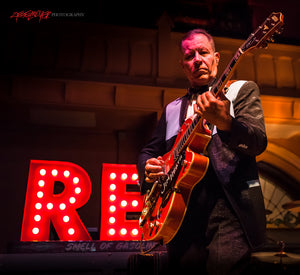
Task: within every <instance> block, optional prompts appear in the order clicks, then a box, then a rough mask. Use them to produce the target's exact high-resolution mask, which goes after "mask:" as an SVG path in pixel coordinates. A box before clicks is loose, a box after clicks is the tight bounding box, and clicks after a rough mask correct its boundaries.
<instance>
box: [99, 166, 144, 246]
mask: <svg viewBox="0 0 300 275" xmlns="http://www.w3.org/2000/svg"><path fill="white" fill-rule="evenodd" d="M137 180H138V175H137V171H136V166H135V165H133V164H130V165H128V164H107V163H104V164H103V166H102V186H101V226H100V240H101V241H112V240H114V241H115V240H124V241H130V240H140V239H141V234H142V232H141V228H139V222H138V219H139V216H140V214H141V211H142V208H143V196H141V194H140V191H139V186H138V184H137Z"/></svg>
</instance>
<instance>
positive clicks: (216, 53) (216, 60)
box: [215, 52, 220, 65]
mask: <svg viewBox="0 0 300 275" xmlns="http://www.w3.org/2000/svg"><path fill="white" fill-rule="evenodd" d="M219 61H220V54H219V53H218V52H215V62H216V64H217V65H218V64H219Z"/></svg>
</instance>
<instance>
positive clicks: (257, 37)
mask: <svg viewBox="0 0 300 275" xmlns="http://www.w3.org/2000/svg"><path fill="white" fill-rule="evenodd" d="M283 24H284V23H283V14H282V13H281V12H273V13H271V14H270V16H269V17H268V18H267V19H266V20H265V21H264V22H263V23H262V24H261V25H260V26H259V27H258V28H257V29H256V31H255V32H253V33H252V34H251V35H250V36H249V37H248V39H247V40H246V42H245V43H244V44H243V45H242V47H241V50H242V52H243V53H244V52H247V51H249V50H251V49H253V48H265V47H267V45H268V42H274V40H273V35H274V34H275V33H277V34H280V33H281V31H282V26H283Z"/></svg>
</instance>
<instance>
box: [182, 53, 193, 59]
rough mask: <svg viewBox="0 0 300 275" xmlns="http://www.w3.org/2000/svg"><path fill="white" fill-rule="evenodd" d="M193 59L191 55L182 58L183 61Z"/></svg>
mask: <svg viewBox="0 0 300 275" xmlns="http://www.w3.org/2000/svg"><path fill="white" fill-rule="evenodd" d="M193 58H194V55H193V54H187V55H185V56H184V59H185V60H191V59H193Z"/></svg>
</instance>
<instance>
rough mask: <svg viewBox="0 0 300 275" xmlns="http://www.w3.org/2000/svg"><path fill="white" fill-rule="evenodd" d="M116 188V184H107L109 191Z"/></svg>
mask: <svg viewBox="0 0 300 275" xmlns="http://www.w3.org/2000/svg"><path fill="white" fill-rule="evenodd" d="M116 188H117V186H116V185H115V184H111V185H110V186H109V189H110V190H111V191H114V190H116Z"/></svg>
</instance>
